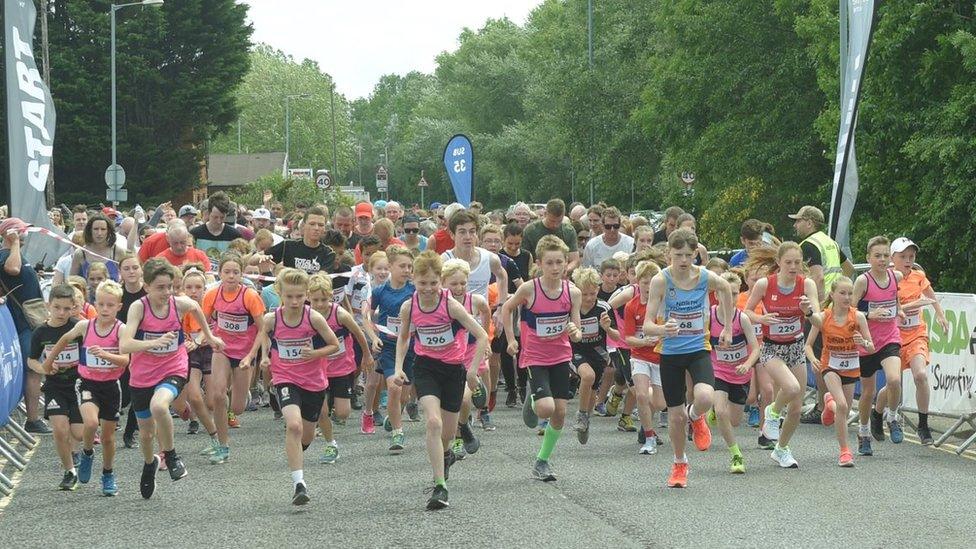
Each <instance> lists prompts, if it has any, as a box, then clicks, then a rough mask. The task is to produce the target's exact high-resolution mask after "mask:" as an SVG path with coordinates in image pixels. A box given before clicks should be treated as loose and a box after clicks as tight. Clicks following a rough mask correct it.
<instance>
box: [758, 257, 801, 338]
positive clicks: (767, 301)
mask: <svg viewBox="0 0 976 549" xmlns="http://www.w3.org/2000/svg"><path fill="white" fill-rule="evenodd" d="M766 279H767V285H766V295H764V296H763V300H762V303H763V307H764V308H765V309H766V311H767V312H770V313H777V314H778V315H779V318H778V319H777V322H775V323H774V324H771V325H768V326H767V325H764V326H763V339H765V340H766V341H772V342H773V343H794V342H796V341H800V340H802V339H803V311H802V310H801V309H800V298H801V297H803V281H804V278H803V277H802V276H798V277H796V283H795V284H794V285H793V289H792V290H791V291H790V293H788V294H784V293H783V292H782V291H781V290H780V287H779V277H778V276H777V275H775V274H773V275H769V276H767V277H766Z"/></svg>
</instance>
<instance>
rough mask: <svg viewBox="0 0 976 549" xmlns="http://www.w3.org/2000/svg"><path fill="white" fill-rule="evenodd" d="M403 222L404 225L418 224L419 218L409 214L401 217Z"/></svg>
mask: <svg viewBox="0 0 976 549" xmlns="http://www.w3.org/2000/svg"><path fill="white" fill-rule="evenodd" d="M403 222H404V223H420V218H419V217H417V214H412V213H409V214H407V215H405V216H403Z"/></svg>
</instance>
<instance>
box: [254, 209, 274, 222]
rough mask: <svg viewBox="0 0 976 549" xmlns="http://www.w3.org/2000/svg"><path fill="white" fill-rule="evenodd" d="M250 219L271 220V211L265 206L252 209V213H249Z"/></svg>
mask: <svg viewBox="0 0 976 549" xmlns="http://www.w3.org/2000/svg"><path fill="white" fill-rule="evenodd" d="M251 219H252V220H254V219H266V220H268V221H271V212H269V211H268V210H267V208H258V209H256V210H254V213H252V214H251Z"/></svg>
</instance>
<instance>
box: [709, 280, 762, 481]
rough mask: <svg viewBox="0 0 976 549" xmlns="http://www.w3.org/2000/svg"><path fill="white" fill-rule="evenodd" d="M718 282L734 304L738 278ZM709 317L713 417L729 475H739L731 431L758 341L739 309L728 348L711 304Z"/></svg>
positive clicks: (738, 456)
mask: <svg viewBox="0 0 976 549" xmlns="http://www.w3.org/2000/svg"><path fill="white" fill-rule="evenodd" d="M722 280H724V281H726V282H728V283H729V288H730V289H731V290H732V302H733V303H735V302H737V301H738V296H739V288H741V287H742V279H741V278H740V277H739V275H738V274H736V273H734V272H726V273H724V274H723V275H722ZM711 317H712V322H711V326H710V327H709V336H710V342H711V344H712V369H714V370H715V399H714V406H715V416H716V419H717V421H718V429H719V431H720V432H721V433H722V438H723V439H725V444H726V445H727V446H728V447H729V453H730V454H732V456H731V463H730V464H729V472H730V473H733V474H742V473H745V472H746V464H745V460H744V459H743V457H742V450H741V449H739V444H738V443H737V442H736V441H735V433H734V432H733V431H732V429H733V427H738V426H739V421H740V420H741V419H742V410H743V407H744V406H745V404H746V398H747V397H748V396H749V381H750V380H751V379H752V368H753V367H754V366H755V365H756V361H757V360H759V342H758V341H757V339H756V333H755V331H754V330H753V329H752V322H751V321H750V320H749V317H748V316H746V315H744V314H742V311H741V310H739V309H736V311H735V313H733V317H732V343H731V344H730V345H722V344H721V343H720V342H719V337H720V336H721V334H722V329H723V328H725V325H724V324H722V321H721V320H719V313H718V306H717V305H712V309H711Z"/></svg>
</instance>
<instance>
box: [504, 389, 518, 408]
mask: <svg viewBox="0 0 976 549" xmlns="http://www.w3.org/2000/svg"><path fill="white" fill-rule="evenodd" d="M505 407H506V408H518V395H517V394H515V391H509V392H508V396H507V397H505Z"/></svg>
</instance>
